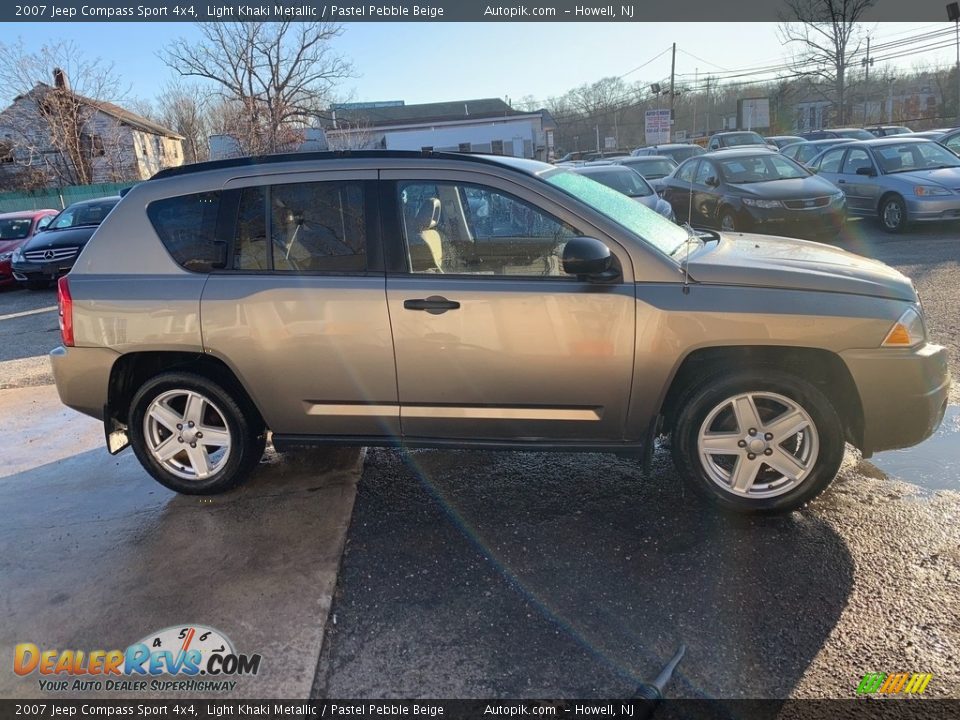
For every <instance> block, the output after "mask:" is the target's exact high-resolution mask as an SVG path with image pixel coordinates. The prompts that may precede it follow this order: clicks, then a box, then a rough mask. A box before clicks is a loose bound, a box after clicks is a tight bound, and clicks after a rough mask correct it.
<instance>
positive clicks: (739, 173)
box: [717, 153, 809, 184]
mask: <svg viewBox="0 0 960 720" xmlns="http://www.w3.org/2000/svg"><path fill="white" fill-rule="evenodd" d="M717 164H718V165H719V166H720V168H721V172H722V173H723V176H724V177H725V178H726V180H727V182H730V183H738V184H743V183H757V182H766V181H769V180H791V179H794V178H802V177H807V176H808V175H809V172H807V171H806V170H804V169H802V168H801V167H800V166H799V165H797V164H796V163H794V162H792V161H790V160H788V159H787V158H785V157H783V156H781V155H775V154H773V153H770V154H768V155H754V156H749V157H739V158H731V159H729V160H718V161H717Z"/></svg>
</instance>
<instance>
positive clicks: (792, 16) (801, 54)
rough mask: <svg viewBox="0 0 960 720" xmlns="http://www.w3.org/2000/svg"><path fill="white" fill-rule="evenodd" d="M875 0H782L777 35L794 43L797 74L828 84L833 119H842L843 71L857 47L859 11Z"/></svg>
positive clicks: (845, 85)
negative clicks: (830, 87) (833, 106)
mask: <svg viewBox="0 0 960 720" xmlns="http://www.w3.org/2000/svg"><path fill="white" fill-rule="evenodd" d="M875 3H876V0H785V3H784V4H785V5H786V8H787V9H786V12H785V13H783V14H781V23H780V37H781V40H783V42H784V43H785V44H786V45H788V46H793V47H798V46H799V47H798V49H797V52H796V53H795V55H794V58H793V62H794V69H795V71H796V73H797V74H798V75H804V76H807V77H815V78H819V79H821V80H823V81H825V82H827V83H829V84H830V85H831V86H832V89H833V98H832V100H833V102H834V103H835V104H836V122H837V123H838V124H840V125H842V124H843V123H844V122H845V121H846V90H847V71H848V69H849V67H850V58H851V56H853V55H855V54H856V53H857V52H858V51H859V49H860V42H861V40H862V36H863V33H862V28H861V26H860V24H859V21H860V19H861V18H862V17H863V14H864V13H865V12H866V11H867V10H869V9H870V8H871V7H872V6H873V5H874V4H875Z"/></svg>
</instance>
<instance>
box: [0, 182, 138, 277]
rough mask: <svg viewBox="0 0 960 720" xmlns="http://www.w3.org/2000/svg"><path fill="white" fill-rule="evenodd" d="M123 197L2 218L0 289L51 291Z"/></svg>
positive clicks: (0, 217)
mask: <svg viewBox="0 0 960 720" xmlns="http://www.w3.org/2000/svg"><path fill="white" fill-rule="evenodd" d="M119 201H120V197H119V196H113V197H104V198H96V199H93V200H83V201H81V202H76V203H73V204H72V205H69V206H68V207H66V208H64V209H63V210H60V211H57V210H51V209H49V208H46V209H42V210H26V211H21V212H9V213H2V214H0V287H5V286H10V285H14V284H16V283H20V284H23V285H26V286H27V287H28V288H30V289H31V290H41V289H43V288H46V287H49V285H50V283H51V282H53V281H54V280H55V279H56V278H58V277H59V276H61V275H63V274H64V273H67V272H69V271H70V268H72V267H73V263H74V262H75V261H76V259H77V256H78V255H79V254H80V251H81V250H82V249H83V246H84V245H86V244H87V241H88V240H89V239H90V238H91V237H92V236H93V233H94V231H95V230H96V229H97V227H98V226H99V225H100V223H101V222H103V220H104V218H106V217H107V214H108V213H109V212H110V211H111V210H112V209H113V206H114V205H116V204H117V203H118V202H119Z"/></svg>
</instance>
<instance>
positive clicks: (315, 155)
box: [150, 150, 501, 180]
mask: <svg viewBox="0 0 960 720" xmlns="http://www.w3.org/2000/svg"><path fill="white" fill-rule="evenodd" d="M425 157H429V158H436V159H438V160H461V161H467V162H476V163H483V164H487V165H500V164H501V163H498V162H497V161H496V160H495V159H494V158H493V157H490V156H486V155H475V154H471V153H454V152H436V151H433V150H331V151H314V152H290V153H277V154H274V155H253V156H249V157H239V158H229V159H227V160H208V161H207V162H201V163H193V164H191V165H179V166H177V167H170V168H166V169H164V170H161V171H160V172H158V173H156V174H155V175H153V176H152V177H151V178H150V180H161V179H164V178H171V177H179V176H181V175H191V174H193V173H199V172H204V171H206V170H221V169H224V168H234V167H255V166H258V165H273V164H276V163H286V162H310V161H322V160H341V159H343V158H372V159H383V158H397V159H403V158H408V159H412V158H425Z"/></svg>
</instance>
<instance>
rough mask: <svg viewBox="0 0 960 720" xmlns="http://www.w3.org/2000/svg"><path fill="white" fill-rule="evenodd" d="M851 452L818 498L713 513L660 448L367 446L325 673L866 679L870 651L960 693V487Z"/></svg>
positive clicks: (507, 680) (942, 692) (791, 685)
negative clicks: (740, 512) (890, 469)
mask: <svg viewBox="0 0 960 720" xmlns="http://www.w3.org/2000/svg"><path fill="white" fill-rule="evenodd" d="M864 466H865V464H864V463H861V462H860V461H859V459H858V456H857V455H856V454H854V453H850V454H849V455H848V458H847V460H846V462H845V465H844V468H843V469H842V471H841V474H840V477H839V478H838V479H837V481H836V482H835V483H834V485H833V486H832V487H831V488H830V489H829V490H828V491H827V492H826V494H825V495H824V496H822V497H821V499H819V500H817V501H815V502H814V503H813V504H812V505H811V506H809V507H808V508H806V509H804V510H803V511H801V512H795V513H792V514H790V515H788V516H785V517H781V518H769V519H742V518H738V517H731V516H726V515H721V514H718V513H716V512H714V511H713V510H711V509H710V508H708V507H705V506H704V505H703V504H701V502H700V501H699V499H698V497H697V496H696V495H694V494H691V493H690V492H689V491H687V490H686V488H685V487H684V485H683V484H682V483H680V482H679V481H678V479H677V477H676V473H675V471H674V470H673V467H672V465H671V463H670V460H669V457H668V455H667V453H665V452H659V453H658V454H657V456H656V458H655V463H654V468H653V472H652V475H651V477H649V478H646V479H645V478H642V477H641V474H640V472H639V468H638V467H637V465H636V463H634V462H631V461H627V460H620V459H617V458H615V457H613V456H606V455H572V454H570V455H541V454H520V453H484V452H465V451H464V452H440V451H418V452H411V453H409V454H405V453H401V452H395V451H385V450H378V451H371V452H369V453H368V455H367V459H366V462H365V466H364V471H363V477H362V479H361V483H360V485H359V488H358V495H357V501H356V504H355V509H354V517H353V522H352V525H351V528H350V532H349V536H348V544H347V548H346V552H345V555H344V559H343V566H342V568H341V572H340V578H339V581H338V589H337V595H336V599H335V602H334V607H333V611H332V612H333V613H334V617H335V618H336V624H335V625H330V626H328V633H327V638H326V642H325V645H324V652H323V655H322V656H321V662H320V666H319V670H318V675H317V681H316V684H315V685H314V693H315V694H316V695H317V696H321V697H323V696H332V697H478V698H483V697H501V698H510V697H531V698H556V697H569V698H590V697H594V698H607V697H629V695H630V694H631V693H632V691H633V688H635V687H636V685H637V683H638V682H639V681H640V680H641V679H643V678H649V677H652V676H653V675H655V674H656V673H657V672H658V671H659V669H660V667H661V666H662V665H663V664H664V663H666V661H667V660H668V659H669V658H670V656H671V655H672V654H673V652H674V651H675V650H676V648H677V647H678V646H679V645H680V644H681V643H685V644H686V645H687V654H686V657H685V658H684V660H683V662H682V663H681V665H680V667H679V668H678V671H677V674H676V676H675V680H674V683H673V684H672V685H671V689H670V692H671V696H673V697H692V698H784V697H853V696H854V692H855V689H856V687H857V684H858V682H859V681H860V678H862V676H863V674H864V673H866V672H875V671H887V672H893V671H898V672H900V671H908V670H909V671H917V672H919V671H921V670H922V671H924V672H932V673H933V674H934V680H933V681H932V682H931V684H930V686H929V688H928V690H927V695H928V696H945V697H960V653H958V651H957V648H958V647H960V625H958V622H957V617H960V592H958V591H960V523H958V522H957V521H958V519H960V495H958V494H957V493H951V492H942V491H941V492H939V493H936V494H931V495H930V496H929V497H928V498H927V499H925V500H923V501H922V502H904V499H905V498H908V497H914V496H916V495H917V494H918V493H919V489H918V488H916V487H915V486H909V485H905V484H903V483H898V482H894V481H891V480H888V479H886V478H885V477H883V476H882V475H880V474H879V473H876V474H877V475H878V476H877V477H871V476H870V474H869V473H868V472H865V470H866V468H865V467H864Z"/></svg>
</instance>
